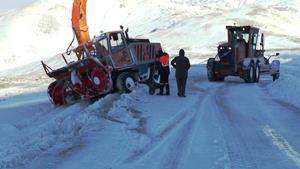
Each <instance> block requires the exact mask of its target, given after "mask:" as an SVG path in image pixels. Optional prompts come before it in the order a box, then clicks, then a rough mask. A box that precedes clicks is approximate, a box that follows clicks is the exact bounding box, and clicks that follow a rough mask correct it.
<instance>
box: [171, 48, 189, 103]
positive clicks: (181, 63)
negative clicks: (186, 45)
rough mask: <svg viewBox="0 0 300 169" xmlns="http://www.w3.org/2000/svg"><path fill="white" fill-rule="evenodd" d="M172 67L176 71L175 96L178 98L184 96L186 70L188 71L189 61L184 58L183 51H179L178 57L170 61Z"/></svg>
mask: <svg viewBox="0 0 300 169" xmlns="http://www.w3.org/2000/svg"><path fill="white" fill-rule="evenodd" d="M171 64H172V66H173V67H174V68H175V69H176V73H175V76H176V81H177V90H178V93H177V95H178V96H179V97H186V96H185V87H186V80H187V78H188V70H189V69H190V67H191V65H190V61H189V59H188V58H187V57H185V52H184V50H183V49H180V51H179V56H177V57H175V58H174V59H173V60H172V61H171Z"/></svg>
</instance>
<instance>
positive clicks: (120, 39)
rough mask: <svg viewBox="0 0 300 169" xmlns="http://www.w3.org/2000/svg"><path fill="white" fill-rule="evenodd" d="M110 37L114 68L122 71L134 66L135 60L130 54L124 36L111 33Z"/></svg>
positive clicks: (118, 33)
mask: <svg viewBox="0 0 300 169" xmlns="http://www.w3.org/2000/svg"><path fill="white" fill-rule="evenodd" d="M108 37H109V38H108V39H109V44H110V52H111V60H112V64H113V67H114V68H117V69H120V68H125V67H129V66H131V65H133V64H134V62H133V58H132V56H131V55H130V53H129V50H128V47H127V44H126V41H125V37H124V34H123V33H122V32H114V33H110V34H109V36H108Z"/></svg>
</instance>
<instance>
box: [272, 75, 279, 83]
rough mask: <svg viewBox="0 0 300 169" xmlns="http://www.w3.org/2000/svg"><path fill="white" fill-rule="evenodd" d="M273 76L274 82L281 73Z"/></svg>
mask: <svg viewBox="0 0 300 169" xmlns="http://www.w3.org/2000/svg"><path fill="white" fill-rule="evenodd" d="M272 77H273V82H274V81H275V80H277V79H279V73H276V74H273V75H272Z"/></svg>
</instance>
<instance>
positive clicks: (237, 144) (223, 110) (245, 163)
mask: <svg viewBox="0 0 300 169" xmlns="http://www.w3.org/2000/svg"><path fill="white" fill-rule="evenodd" d="M226 87H228V85H224V86H222V87H220V88H219V89H217V90H215V93H216V94H215V95H214V98H212V103H215V104H216V109H217V110H218V111H217V113H218V115H217V117H218V120H219V121H220V124H221V125H223V127H222V128H223V130H222V131H223V136H224V138H225V142H226V143H227V151H228V158H229V160H230V165H231V169H241V168H243V169H258V167H257V164H256V163H255V160H254V157H253V155H252V153H251V151H250V148H249V146H248V144H247V141H246V140H245V139H244V138H243V136H242V134H241V133H240V130H239V128H238V126H236V124H235V122H234V119H231V118H232V117H233V116H232V110H230V109H229V108H228V107H227V106H226V105H225V102H224V101H225V99H224V98H222V97H217V96H224V93H225V88H226Z"/></svg>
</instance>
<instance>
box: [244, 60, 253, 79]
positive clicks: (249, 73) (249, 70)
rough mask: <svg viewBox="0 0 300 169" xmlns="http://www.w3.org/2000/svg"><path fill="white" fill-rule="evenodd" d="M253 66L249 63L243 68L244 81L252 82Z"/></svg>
mask: <svg viewBox="0 0 300 169" xmlns="http://www.w3.org/2000/svg"><path fill="white" fill-rule="evenodd" d="M254 76H255V67H254V64H253V63H250V65H249V66H248V68H247V69H246V70H244V80H245V82H246V83H253V82H254V79H255V77H254Z"/></svg>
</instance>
